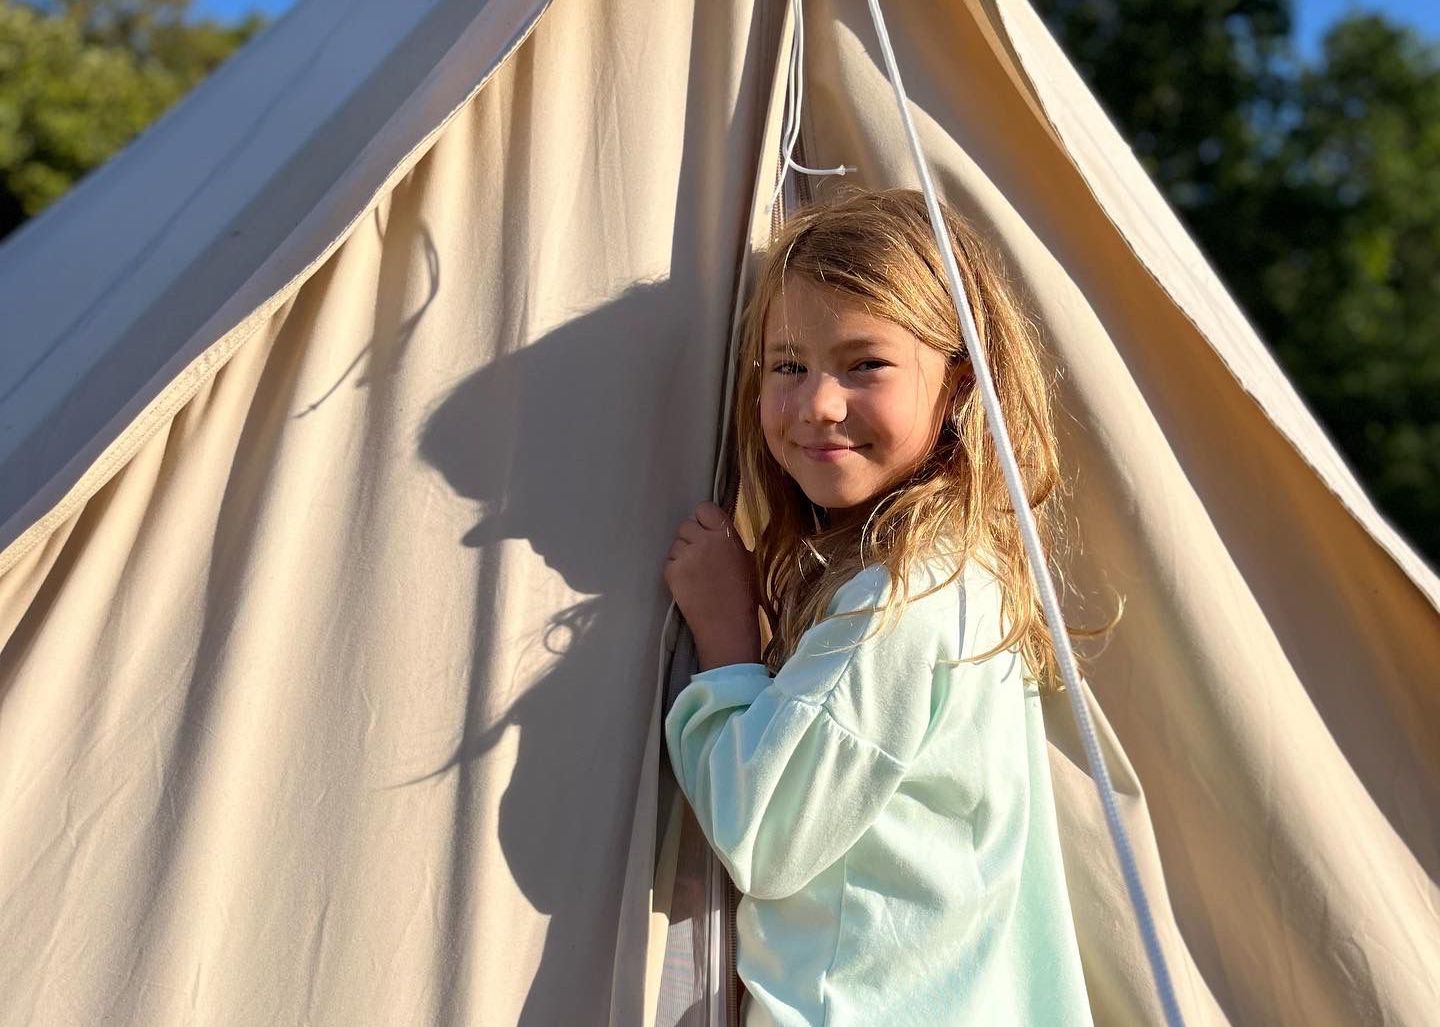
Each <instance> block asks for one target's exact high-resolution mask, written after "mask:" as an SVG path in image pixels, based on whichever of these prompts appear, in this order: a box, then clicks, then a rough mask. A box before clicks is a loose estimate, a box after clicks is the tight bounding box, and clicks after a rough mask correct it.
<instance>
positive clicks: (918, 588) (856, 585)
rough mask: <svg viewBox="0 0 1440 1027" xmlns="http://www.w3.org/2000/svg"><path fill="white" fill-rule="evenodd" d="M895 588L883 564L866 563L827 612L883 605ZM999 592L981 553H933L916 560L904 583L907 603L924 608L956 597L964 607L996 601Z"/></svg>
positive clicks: (847, 583) (995, 580) (838, 590)
mask: <svg viewBox="0 0 1440 1027" xmlns="http://www.w3.org/2000/svg"><path fill="white" fill-rule="evenodd" d="M957 571H958V573H957ZM894 586H895V582H894V579H893V576H892V575H891V573H890V568H889V567H887V566H886V565H885V564H883V563H873V564H867V565H866V566H864V567H862V568H861V569H860V570H858V571H856V572H855V574H853V575H852V576H851V577H850V578H849V580H847V581H846V582H845V583H844V584H843V585H841V586H840V588H839V589H837V590H836V592H835V596H834V598H832V599H831V601H830V608H829V610H828V611H827V612H829V613H831V614H834V613H841V612H846V611H854V610H859V609H864V608H865V607H866V606H882V605H884V603H885V602H886V601H888V600H889V598H890V596H891V594H892V592H894ZM999 590H1000V582H999V579H997V578H996V576H995V574H994V572H993V571H991V570H990V568H989V567H988V566H987V564H986V562H985V557H984V554H970V555H969V556H963V557H962V556H957V555H955V554H951V553H936V554H932V555H929V556H926V557H924V558H921V559H917V560H915V561H914V562H913V563H912V564H911V566H910V568H909V570H908V577H907V580H906V595H907V597H908V599H909V603H910V604H912V605H916V604H921V605H924V606H926V607H927V608H928V607H936V606H941V605H944V599H945V597H947V596H948V597H951V605H952V606H953V605H954V599H953V597H954V596H955V595H956V594H958V595H960V596H961V597H963V599H964V600H965V601H966V602H967V604H974V603H976V602H983V601H987V600H991V599H998V596H999ZM932 600H933V601H932Z"/></svg>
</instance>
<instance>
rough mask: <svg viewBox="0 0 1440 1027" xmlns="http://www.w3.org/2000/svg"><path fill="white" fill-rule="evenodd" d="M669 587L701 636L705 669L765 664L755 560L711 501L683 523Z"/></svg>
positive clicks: (668, 566) (671, 558)
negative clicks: (763, 662)
mask: <svg viewBox="0 0 1440 1027" xmlns="http://www.w3.org/2000/svg"><path fill="white" fill-rule="evenodd" d="M665 584H666V585H667V586H669V588H670V594H671V595H672V596H674V597H675V605H677V606H678V607H680V612H681V613H682V614H684V615H685V623H687V624H689V625H690V631H691V633H692V634H693V635H694V636H695V650H696V653H697V654H698V655H699V657H700V669H701V670H709V669H710V668H712V667H723V666H726V665H728V664H732V663H759V662H760V621H759V610H760V593H759V589H757V588H756V585H755V562H754V559H753V558H752V557H751V555H750V550H748V549H746V548H745V543H743V542H741V541H740V533H739V532H738V531H736V530H735V525H734V523H733V522H732V521H731V520H730V516H729V515H728V514H727V513H725V511H724V510H722V509H721V508H720V507H718V506H716V505H715V504H714V503H711V502H709V501H708V500H707V501H706V502H704V503H701V504H700V505H699V506H697V507H696V508H695V516H694V517H690V518H687V519H686V520H684V521H682V522H680V527H679V528H677V529H676V531H675V542H674V543H673V544H672V545H671V546H670V553H669V555H668V556H667V557H666V560H665Z"/></svg>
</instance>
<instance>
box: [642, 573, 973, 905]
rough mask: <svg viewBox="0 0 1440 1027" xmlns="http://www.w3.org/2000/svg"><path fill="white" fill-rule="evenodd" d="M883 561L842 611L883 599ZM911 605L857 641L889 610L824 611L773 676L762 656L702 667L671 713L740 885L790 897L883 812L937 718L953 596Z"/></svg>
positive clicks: (692, 785)
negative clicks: (936, 684) (935, 685)
mask: <svg viewBox="0 0 1440 1027" xmlns="http://www.w3.org/2000/svg"><path fill="white" fill-rule="evenodd" d="M888 583H889V579H888V574H887V572H886V571H885V568H883V567H879V566H877V567H872V568H869V569H867V570H866V571H864V572H862V573H861V574H859V575H857V576H856V577H855V578H854V579H852V580H851V581H850V582H848V583H847V584H846V585H845V586H844V587H843V588H841V589H840V591H839V592H838V593H837V595H836V597H835V601H834V602H832V604H831V611H830V612H832V613H835V612H843V611H847V610H862V609H865V608H867V607H871V606H877V605H879V604H880V603H881V602H882V601H883V596H884V590H885V589H887V588H888ZM935 598H936V599H937V600H940V601H938V602H936V601H932V600H931V599H928V598H927V599H926V600H922V601H921V602H920V603H915V604H911V605H910V606H909V607H907V608H906V610H905V611H904V613H902V615H901V616H900V618H899V620H898V621H896V622H894V623H892V625H891V626H890V628H889V629H888V630H887V631H886V632H885V633H884V634H882V635H879V636H877V637H874V638H870V639H868V640H866V641H865V642H863V643H862V644H861V645H859V646H858V647H856V646H854V645H853V643H855V642H856V641H857V640H858V639H860V638H862V637H863V636H865V635H867V634H869V633H871V631H872V629H873V628H874V626H875V618H876V617H877V616H878V614H873V613H867V614H860V615H856V616H851V617H840V618H836V619H828V620H824V621H822V622H821V623H820V624H817V625H815V626H814V627H813V628H811V629H810V631H808V632H807V633H806V634H805V635H804V636H803V637H802V638H801V640H800V642H799V644H798V646H797V648H796V652H795V654H794V656H792V657H791V659H790V660H789V661H788V662H787V663H786V664H785V665H784V666H783V667H782V668H781V669H780V672H779V673H778V674H777V675H775V677H774V678H771V677H770V675H769V674H768V672H767V670H766V668H765V667H764V665H763V664H759V663H746V664H735V665H730V666H722V667H717V668H715V669H713V670H709V671H706V672H704V673H701V674H697V675H695V676H694V677H693V678H692V679H691V682H690V684H689V685H688V686H687V687H686V688H685V689H684V690H683V691H682V692H681V693H680V695H679V696H678V697H677V698H676V701H675V705H674V707H673V708H672V709H671V711H670V713H669V715H668V716H667V717H666V722H665V733H666V744H667V746H668V748H669V751H670V758H671V763H672V765H673V766H674V768H675V773H676V777H677V778H678V779H679V782H680V785H681V787H682V788H683V790H684V791H685V793H686V795H687V796H688V797H689V799H690V803H691V806H692V807H693V808H694V810H695V814H696V817H697V819H698V820H699V822H700V825H701V827H702V829H703V830H704V832H705V835H706V837H707V838H708V839H709V840H710V843H711V845H712V846H713V847H714V848H715V850H716V852H717V853H718V854H719V855H720V857H721V859H722V860H723V861H724V862H725V864H726V867H727V869H728V870H729V872H730V876H731V878H732V879H733V880H734V882H735V884H736V887H738V888H739V889H740V890H741V891H742V892H745V893H746V894H749V895H753V896H755V897H757V898H768V899H773V898H783V897H784V896H787V895H791V894H793V893H794V892H796V891H798V890H799V889H801V888H802V887H804V886H805V885H806V884H807V883H809V882H810V880H812V879H813V878H814V877H815V875H816V874H818V873H819V872H820V871H822V870H824V869H825V868H826V867H828V866H830V865H831V864H832V863H834V862H835V861H836V860H837V859H839V858H840V857H841V856H842V855H844V853H845V852H846V850H848V849H849V848H850V847H851V846H852V845H853V844H854V843H855V841H856V840H857V839H858V838H859V837H860V835H861V834H863V833H864V832H865V830H866V829H867V828H869V827H870V825H871V824H872V823H874V821H875V819H876V817H878V816H879V814H880V811H881V809H882V808H883V807H884V806H885V803H886V802H887V801H888V800H889V799H890V797H891V796H892V795H893V794H894V792H895V789H896V788H897V786H898V785H899V783H900V781H901V779H902V778H903V777H904V776H905V773H906V770H907V769H908V767H909V764H910V761H911V760H913V758H914V757H915V755H916V754H917V752H918V751H919V748H920V745H921V743H922V742H923V740H924V738H925V735H926V733H927V731H928V728H929V724H930V711H931V688H932V681H933V675H934V673H935V669H934V668H935V666H936V660H937V658H938V657H940V656H941V655H942V652H941V649H940V639H941V637H942V636H943V628H942V627H941V624H942V619H943V618H945V617H946V616H947V612H946V611H948V616H955V615H956V614H957V610H956V607H955V604H954V602H953V601H951V602H949V603H946V602H944V601H943V599H941V598H940V597H939V596H938V595H937V597H935Z"/></svg>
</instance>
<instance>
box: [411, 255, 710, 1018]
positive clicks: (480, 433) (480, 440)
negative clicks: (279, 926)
mask: <svg viewBox="0 0 1440 1027" xmlns="http://www.w3.org/2000/svg"><path fill="white" fill-rule="evenodd" d="M684 292H685V290H676V289H675V288H673V287H672V286H671V285H670V284H669V283H659V284H648V285H640V286H636V287H632V288H631V289H629V290H628V291H627V292H625V293H624V294H623V295H622V296H620V297H619V298H618V299H616V300H614V301H612V302H610V303H608V304H606V305H604V306H601V307H599V308H598V309H595V310H592V311H590V312H589V313H586V314H584V315H582V316H580V317H577V318H575V319H573V320H571V321H569V322H567V323H565V324H563V325H562V326H560V327H558V328H556V329H555V330H553V331H551V332H550V333H549V334H547V335H545V336H544V337H543V338H541V339H539V340H538V341H536V342H534V343H532V344H530V345H528V346H525V347H524V348H523V349H520V350H519V351H518V352H515V353H513V354H510V355H506V356H502V357H500V358H498V359H496V360H495V361H494V362H492V363H490V364H489V365H487V366H486V367H484V368H483V369H481V370H480V371H478V372H476V373H474V374H473V375H471V376H470V377H469V378H468V379H466V380H465V381H464V382H463V383H462V384H461V385H460V386H459V387H458V388H456V389H455V390H454V391H453V392H452V393H451V394H450V395H449V396H448V397H446V399H445V400H444V402H443V403H442V404H441V405H440V406H439V408H438V409H437V410H436V411H435V412H434V413H433V414H432V415H431V417H430V418H429V419H428V421H427V422H426V425H425V428H424V430H423V433H422V437H421V443H420V451H421V455H422V456H423V458H424V459H425V460H426V461H427V462H428V463H430V464H432V465H433V466H435V467H436V468H438V469H439V470H440V471H441V472H442V473H443V474H444V476H445V478H446V480H447V482H448V483H449V484H450V486H451V487H452V488H454V489H455V491H456V492H457V493H459V494H460V495H462V496H464V497H466V498H467V499H471V500H475V501H477V502H479V503H480V504H481V505H482V508H483V510H484V513H483V514H482V518H481V520H480V522H479V523H478V524H476V525H475V526H474V527H473V528H472V529H471V530H470V531H469V532H468V533H466V535H465V536H464V539H463V540H462V543H463V544H464V545H466V546H470V547H476V548H479V549H481V550H483V551H484V552H483V555H482V557H481V559H480V561H479V564H480V568H481V570H480V580H479V582H478V587H477V595H476V603H477V608H476V615H475V618H474V620H475V638H474V650H473V651H474V653H475V655H474V658H473V666H472V668H471V672H470V685H469V689H468V692H467V701H466V702H467V705H466V711H465V722H464V728H463V732H462V736H461V741H460V743H459V746H458V748H457V749H456V751H455V753H454V755H453V756H452V757H451V758H450V759H449V760H448V761H447V762H446V764H445V765H444V766H442V767H440V768H437V769H436V770H435V771H433V772H432V773H431V774H429V775H427V777H433V776H437V775H440V774H449V773H452V772H453V773H455V774H458V776H459V797H458V801H459V810H458V813H457V823H456V825H455V845H454V850H453V851H454V861H453V863H452V877H453V879H452V881H451V885H452V894H454V895H456V896H457V897H461V898H460V900H459V901H457V902H454V903H452V904H451V905H450V909H449V911H448V915H449V916H450V918H451V919H450V922H449V923H448V924H447V925H446V929H445V932H444V936H443V940H444V941H445V942H446V943H448V945H449V946H450V948H449V952H448V953H447V960H446V965H447V966H449V967H451V968H453V969H452V971H451V972H452V973H459V974H464V973H466V969H465V968H467V967H469V966H472V965H477V964H478V965H484V964H485V963H486V962H488V961H491V960H496V959H503V958H504V956H505V955H506V954H505V953H502V952H489V951H487V952H484V953H479V954H475V953H467V952H466V951H465V947H466V945H467V944H471V943H473V942H474V941H475V940H476V939H477V938H480V939H485V940H484V941H482V944H485V943H486V942H488V943H490V944H493V940H494V939H493V935H490V936H486V935H483V934H477V933H476V931H475V929H474V924H475V923H476V922H477V921H476V920H475V918H474V917H475V914H476V913H478V912H479V910H476V909H473V908H469V907H470V906H471V904H472V903H474V902H475V899H474V893H475V890H476V883H477V882H478V881H479V880H481V878H482V877H483V876H484V875H485V874H487V873H492V874H493V873H494V872H495V871H494V869H490V868H486V867H483V866H478V865H476V858H475V853H476V848H475V844H474V841H473V839H475V838H477V837H478V838H484V837H486V836H487V835H488V834H489V832H490V831H491V830H492V828H491V827H489V826H488V825H485V824H481V823H477V822H476V820H477V818H479V817H482V816H484V814H483V813H481V812H480V810H481V809H482V808H483V807H484V805H485V803H484V797H485V796H486V795H487V794H493V782H494V780H495V779H496V778H497V777H499V778H503V779H507V780H508V786H507V787H506V790H505V794H504V796H503V798H502V800H501V803H500V813H499V824H498V835H499V840H500V844H501V847H502V850H503V852H504V854H505V859H506V861H507V863H508V864H509V871H510V874H511V875H512V877H513V879H514V881H515V883H516V885H517V886H518V887H519V888H520V889H521V890H522V891H523V893H524V895H525V897H526V899H527V900H528V901H529V902H530V903H531V904H532V905H533V906H534V908H535V909H536V910H538V911H539V912H541V913H543V914H547V915H548V916H549V917H550V923H549V929H548V931H547V933H546V937H545V948H544V952H543V955H542V958H541V961H540V965H539V969H538V970H537V972H536V976H535V978H534V981H533V984H532V986H531V988H530V990H529V994H528V996H527V998H526V1002H525V1006H524V1010H523V1013H522V1015H521V1017H520V1019H519V1023H520V1024H522V1025H531V1027H549V1025H551V1024H558V1023H564V1024H586V1023H594V1022H597V1020H596V1018H597V1016H602V1017H603V1015H604V1014H603V1011H602V1010H597V1009H596V1008H595V1003H596V1001H597V996H604V995H607V994H608V993H609V989H610V975H611V956H612V953H613V952H614V947H615V927H616V924H617V923H618V922H619V915H620V912H619V911H620V891H621V885H622V883H623V880H624V872H625V865H626V859H627V854H628V847H629V838H630V831H631V817H632V813H633V799H634V796H635V793H636V788H637V784H638V782H637V779H636V773H637V768H639V767H640V764H641V760H642V756H643V745H644V740H645V739H644V736H645V725H646V724H647V723H648V722H649V716H650V710H651V702H652V699H653V695H652V684H653V669H652V663H653V660H654V658H655V653H654V651H653V650H654V644H655V640H656V639H657V638H658V637H659V633H660V629H661V625H662V621H663V618H664V612H665V604H664V589H663V585H662V584H661V564H662V561H663V556H664V552H665V549H666V543H667V541H668V539H669V537H670V532H671V529H672V528H673V524H674V522H675V521H676V520H678V519H679V517H680V516H682V515H683V514H684V512H685V511H686V510H687V509H688V508H689V506H690V505H691V503H692V502H693V501H694V497H695V496H698V495H703V494H705V490H706V486H707V484H708V470H707V467H706V466H705V465H706V462H705V461H696V460H695V453H696V443H697V442H698V443H701V444H703V443H704V441H705V440H707V439H710V438H712V437H713V431H714V428H713V424H714V422H715V411H714V410H713V409H711V407H712V406H713V404H711V403H697V402H696V401H695V397H696V396H707V395H711V391H710V390H709V389H707V388H702V387H699V386H701V385H702V384H703V385H708V386H713V385H714V384H715V382H714V378H715V375H717V374H718V368H711V367H707V366H706V365H713V364H715V363H716V362H717V355H716V354H715V353H714V352H709V353H706V352H703V348H702V347H697V346H687V345H686V342H687V340H688V339H690V338H691V337H692V335H691V332H692V330H693V329H692V326H693V325H694V324H695V323H697V315H703V313H704V312H701V311H697V310H696V309H695V308H694V304H695V300H694V299H693V297H691V296H688V295H679V294H683V293H684ZM677 293H679V294H677ZM705 320H706V319H704V318H703V316H702V319H701V321H700V323H705ZM710 323H713V320H710ZM506 539H524V540H526V541H528V543H529V545H530V547H531V548H532V549H533V550H534V552H535V553H536V554H537V555H539V556H540V557H541V558H542V559H543V560H544V562H545V564H546V565H547V566H548V567H549V568H550V569H551V570H553V571H555V572H556V573H558V574H559V575H560V576H561V577H562V578H563V579H564V582H565V585H566V586H568V587H569V588H570V589H572V590H574V591H575V592H579V593H584V594H587V595H589V596H592V597H593V598H588V599H584V600H582V601H581V602H579V603H576V604H574V605H572V606H569V607H568V608H566V609H563V610H561V611H560V612H559V613H558V614H556V615H555V616H553V617H552V618H551V619H550V622H549V624H548V625H547V626H546V627H545V628H544V630H543V631H539V632H536V633H535V636H538V637H535V636H532V637H527V638H525V639H522V640H516V639H514V638H511V637H508V636H507V637H505V638H504V639H503V640H502V639H501V638H499V637H497V634H496V631H495V623H496V622H497V621H503V620H504V619H505V612H504V611H505V608H506V607H507V605H508V604H509V602H510V601H511V600H510V599H508V598H507V594H506V592H507V588H509V589H513V587H514V586H513V581H514V579H511V580H509V581H507V580H506V579H505V571H506V569H507V568H513V567H515V566H516V564H515V562H514V560H513V559H512V558H510V557H508V556H507V554H506V553H505V552H504V551H503V550H502V548H501V546H500V545H499V543H500V542H501V541H502V540H506ZM539 580H543V575H542V576H541V578H540V579H539ZM537 583H538V582H537ZM492 610H493V614H492ZM547 664H548V666H546V665H547ZM536 665H540V666H545V669H544V670H543V671H542V672H541V673H540V675H539V677H538V678H535V679H533V680H526V679H527V678H528V677H529V676H530V674H531V673H532V671H531V670H530V668H533V667H535V666H536ZM517 691H518V692H519V694H518V696H516V697H515V698H513V699H510V700H507V699H506V697H507V696H510V695H513V694H514V693H515V692H517ZM497 711H498V716H497ZM512 728H515V729H518V730H519V732H520V735H519V740H518V741H519V748H518V755H517V756H516V758H515V762H514V766H513V770H512V768H511V766H510V764H509V758H508V756H503V755H499V756H497V754H496V753H495V750H496V746H497V745H498V744H499V743H500V742H501V740H502V739H503V738H504V737H505V735H506V734H507V733H508V732H509V731H510V730H511V729H512ZM492 760H493V762H492ZM597 882H603V883H604V889H603V893H599V894H597V890H596V887H595V886H596V883H597ZM489 926H490V929H491V930H492V931H493V930H494V925H493V924H491V925H489ZM475 955H479V956H481V958H480V959H478V960H477V959H475V958H472V957H473V956H475ZM446 985H447V986H446V988H445V993H446V995H447V998H446V1007H445V1012H444V1014H443V1015H442V1016H441V1018H440V1020H441V1022H442V1023H457V1024H458V1023H461V1022H467V1020H468V1018H467V1010H466V1009H465V1008H463V1003H464V996H465V995H467V994H470V995H474V994H476V992H477V989H478V991H480V992H483V991H484V989H485V983H484V982H483V981H474V980H465V979H461V980H455V981H447V982H446ZM457 1004H459V1005H458V1006H457Z"/></svg>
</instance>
